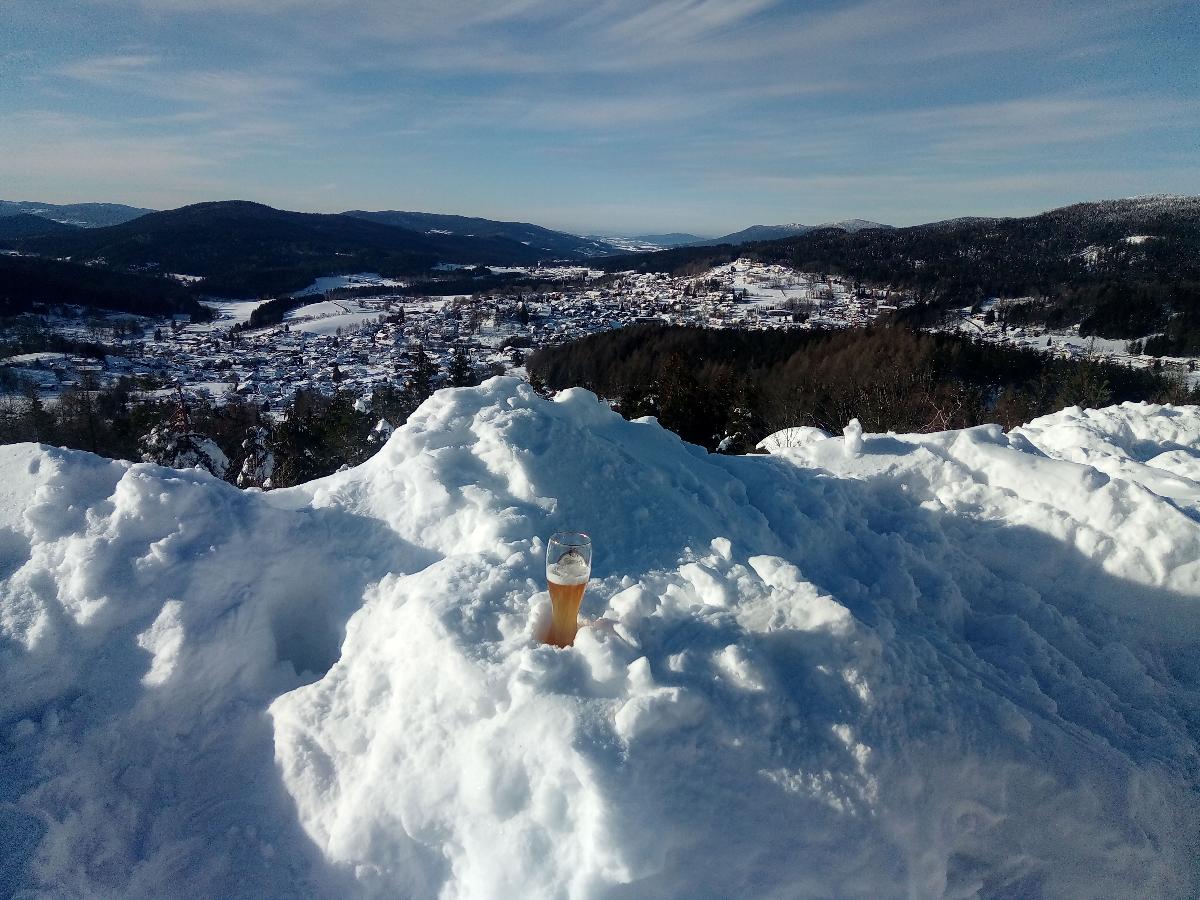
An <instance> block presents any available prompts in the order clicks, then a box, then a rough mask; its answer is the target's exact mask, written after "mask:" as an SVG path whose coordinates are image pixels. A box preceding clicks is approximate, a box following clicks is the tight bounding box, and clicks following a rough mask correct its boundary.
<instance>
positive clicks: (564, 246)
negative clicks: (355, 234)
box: [344, 209, 621, 260]
mask: <svg viewBox="0 0 1200 900" xmlns="http://www.w3.org/2000/svg"><path fill="white" fill-rule="evenodd" d="M344 215H347V216H353V217H355V218H357V219H366V220H368V221H371V222H380V223H382V224H384V225H397V226H399V227H401V228H407V229H409V230H411V231H419V232H423V233H425V234H429V235H458V236H460V237H475V238H503V239H505V240H509V241H516V242H517V243H520V244H524V245H525V246H527V247H529V248H530V249H531V250H533V251H535V252H538V253H541V254H542V257H543V258H549V259H576V260H582V259H588V258H590V257H593V256H607V255H609V254H612V253H616V252H618V251H619V250H620V249H621V248H619V247H614V246H612V245H611V244H607V243H605V242H604V241H601V240H596V239H593V238H586V237H580V236H579V235H577V234H568V233H567V232H565V231H551V230H550V229H549V228H543V227H541V226H540V225H530V224H529V223H528V222H498V221H495V220H493V219H479V218H474V217H471V216H449V215H442V214H440V213H424V212H403V211H400V210H393V209H389V210H381V211H379V212H367V211H365V210H361V209H352V210H350V211H349V212H346V213H344Z"/></svg>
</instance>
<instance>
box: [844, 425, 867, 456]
mask: <svg viewBox="0 0 1200 900" xmlns="http://www.w3.org/2000/svg"><path fill="white" fill-rule="evenodd" d="M842 434H843V435H844V438H845V442H844V444H843V449H844V450H845V451H846V456H848V457H851V458H853V457H855V456H858V455H859V454H860V453H862V447H863V427H862V422H860V421H858V419H851V420H850V421H849V422H847V423H846V427H845V428H843V429H842Z"/></svg>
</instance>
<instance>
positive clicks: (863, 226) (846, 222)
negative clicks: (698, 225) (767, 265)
mask: <svg viewBox="0 0 1200 900" xmlns="http://www.w3.org/2000/svg"><path fill="white" fill-rule="evenodd" d="M892 227H893V226H891V225H883V224H881V223H879V222H868V221H867V220H866V219H843V220H842V221H840V222H823V223H821V224H820V225H801V224H800V223H799V222H794V223H792V224H791V225H751V226H750V227H749V228H743V229H742V230H741V231H735V232H733V233H732V234H727V235H725V236H723V237H719V238H710V239H708V240H696V241H692V242H691V243H692V244H694V245H696V246H702V247H712V246H716V245H718V244H748V243H750V242H751V241H774V240H779V239H780V238H789V237H796V236H797V235H801V234H808V233H809V232H810V231H819V230H820V229H822V228H840V229H841V230H842V231H846V232H850V233H851V234H853V233H854V232H856V231H865V230H868V229H872V228H892Z"/></svg>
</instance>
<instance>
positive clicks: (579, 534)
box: [546, 531, 592, 547]
mask: <svg viewBox="0 0 1200 900" xmlns="http://www.w3.org/2000/svg"><path fill="white" fill-rule="evenodd" d="M546 543H547V545H549V544H550V543H555V544H561V545H562V546H564V547H590V546H591V545H592V536H591V535H590V534H588V533H587V532H585V531H556V532H554V534H552V535H550V538H549V540H547V541H546Z"/></svg>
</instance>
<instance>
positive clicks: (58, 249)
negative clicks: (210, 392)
mask: <svg viewBox="0 0 1200 900" xmlns="http://www.w3.org/2000/svg"><path fill="white" fill-rule="evenodd" d="M382 215H385V216H386V215H389V214H382ZM449 218H453V217H449ZM436 221H442V220H441V219H440V218H438V219H437V220H436ZM479 221H480V222H483V221H485V220H479ZM497 224H502V223H497ZM526 227H527V228H534V227H536V226H526ZM491 231H492V232H493V233H490V234H469V235H464V234H457V233H449V232H450V229H423V230H420V231H417V230H414V229H411V228H404V227H401V226H399V225H394V224H384V223H383V222H380V221H373V220H372V218H369V217H368V218H364V217H362V216H359V215H344V214H332V215H330V214H318V213H299V212H290V211H287V210H279V209H273V208H272V207H269V206H263V205H262V204H259V203H250V202H247V201H240V200H232V201H223V202H216V203H197V204H193V205H191V206H184V207H181V208H179V209H174V210H168V211H166V212H154V213H147V214H146V215H143V216H140V217H138V218H136V219H131V220H129V221H127V222H124V223H122V224H120V225H110V226H107V227H103V228H87V229H82V228H81V229H75V230H71V231H65V232H62V233H55V234H43V235H39V236H33V237H27V238H24V239H14V238H10V239H7V240H4V241H3V242H2V243H3V244H5V245H7V246H8V247H10V248H12V249H17V250H19V251H21V252H24V253H34V254H39V255H43V256H53V257H60V258H63V257H65V258H70V259H72V260H75V261H77V262H89V263H97V264H102V265H106V266H109V267H114V268H121V269H127V270H128V269H132V270H138V271H151V272H162V273H169V272H170V273H180V274H186V275H199V276H201V277H202V278H203V279H204V283H203V285H202V287H203V288H204V289H205V290H206V291H208V292H210V293H213V294H218V295H229V296H244V295H254V294H261V293H272V292H279V291H287V290H296V289H298V288H301V287H304V286H305V285H306V284H309V283H311V281H312V280H313V278H315V277H316V276H318V275H328V274H338V273H347V272H361V271H378V272H383V273H385V274H392V275H414V274H419V273H423V272H427V271H429V270H430V269H431V268H432V267H434V266H436V265H437V264H439V263H442V262H462V263H473V264H480V265H500V266H503V265H530V264H534V263H537V262H539V261H543V260H547V259H550V258H558V257H560V256H561V255H562V254H557V253H552V252H549V251H547V249H545V248H544V247H541V246H531V245H530V244H526V243H525V242H524V241H522V240H516V239H513V238H511V237H505V236H497V235H496V234H495V231H496V229H491ZM575 241H576V245H579V244H580V240H579V239H578V238H576V239H575Z"/></svg>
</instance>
